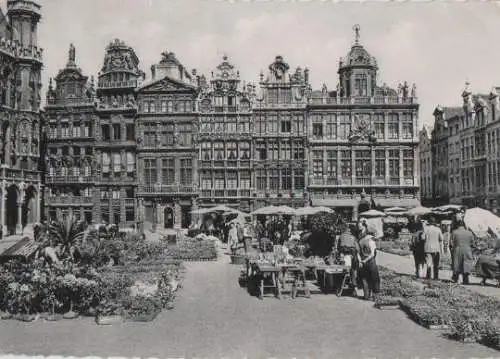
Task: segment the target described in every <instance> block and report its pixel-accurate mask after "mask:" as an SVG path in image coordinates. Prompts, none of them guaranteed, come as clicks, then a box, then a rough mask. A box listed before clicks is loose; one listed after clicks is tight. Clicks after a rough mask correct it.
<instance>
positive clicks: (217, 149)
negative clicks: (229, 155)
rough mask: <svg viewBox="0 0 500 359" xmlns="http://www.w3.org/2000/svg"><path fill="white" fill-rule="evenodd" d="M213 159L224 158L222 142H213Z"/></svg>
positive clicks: (220, 159)
mask: <svg viewBox="0 0 500 359" xmlns="http://www.w3.org/2000/svg"><path fill="white" fill-rule="evenodd" d="M214 159H215V160H217V161H222V160H224V142H214Z"/></svg>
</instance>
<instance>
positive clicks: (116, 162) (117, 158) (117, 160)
mask: <svg viewBox="0 0 500 359" xmlns="http://www.w3.org/2000/svg"><path fill="white" fill-rule="evenodd" d="M121 160H122V158H121V155H120V154H119V153H113V172H115V173H118V172H121V170H122V164H121V162H122V161H121Z"/></svg>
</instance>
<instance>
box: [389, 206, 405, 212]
mask: <svg viewBox="0 0 500 359" xmlns="http://www.w3.org/2000/svg"><path fill="white" fill-rule="evenodd" d="M407 210H408V208H403V207H390V208H386V209H384V212H385V213H388V212H395V213H397V212H406V211H407Z"/></svg>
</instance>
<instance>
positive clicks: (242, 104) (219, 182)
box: [198, 56, 255, 211]
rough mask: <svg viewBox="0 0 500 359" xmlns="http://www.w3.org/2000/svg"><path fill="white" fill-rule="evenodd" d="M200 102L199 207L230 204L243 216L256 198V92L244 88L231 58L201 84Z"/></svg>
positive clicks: (251, 88) (249, 87)
mask: <svg viewBox="0 0 500 359" xmlns="http://www.w3.org/2000/svg"><path fill="white" fill-rule="evenodd" d="M200 85H201V93H200V97H199V129H198V149H199V185H200V187H199V193H200V198H199V204H200V206H202V207H203V206H211V205H214V203H216V202H217V203H222V202H224V203H226V204H227V205H231V206H235V207H238V208H240V209H241V210H243V211H249V210H250V208H251V205H250V203H251V199H252V198H253V187H252V184H253V183H254V181H253V180H252V175H253V170H252V168H253V159H254V158H253V156H252V153H253V146H252V142H253V141H252V132H251V128H252V127H251V124H252V102H253V98H254V93H255V87H254V86H253V85H251V84H248V85H245V84H242V82H241V80H240V74H239V71H238V70H236V69H235V67H234V65H232V64H231V63H230V62H229V61H228V58H227V56H224V57H223V59H222V62H221V63H220V64H219V65H218V66H217V68H216V69H215V71H213V72H212V76H211V78H210V82H208V83H207V82H206V81H205V79H204V77H202V78H201V82H200Z"/></svg>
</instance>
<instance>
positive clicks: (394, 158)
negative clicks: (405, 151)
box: [389, 150, 399, 179]
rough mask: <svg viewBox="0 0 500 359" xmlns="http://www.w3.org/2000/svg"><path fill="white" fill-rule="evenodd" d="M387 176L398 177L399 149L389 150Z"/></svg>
mask: <svg viewBox="0 0 500 359" xmlns="http://www.w3.org/2000/svg"><path fill="white" fill-rule="evenodd" d="M389 176H390V177H391V178H397V179H399V150H389Z"/></svg>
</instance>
